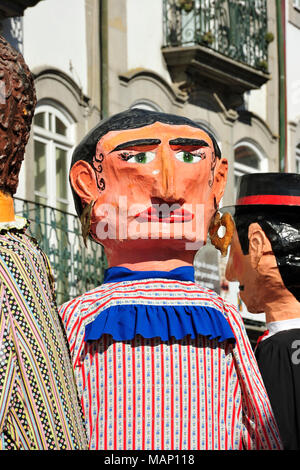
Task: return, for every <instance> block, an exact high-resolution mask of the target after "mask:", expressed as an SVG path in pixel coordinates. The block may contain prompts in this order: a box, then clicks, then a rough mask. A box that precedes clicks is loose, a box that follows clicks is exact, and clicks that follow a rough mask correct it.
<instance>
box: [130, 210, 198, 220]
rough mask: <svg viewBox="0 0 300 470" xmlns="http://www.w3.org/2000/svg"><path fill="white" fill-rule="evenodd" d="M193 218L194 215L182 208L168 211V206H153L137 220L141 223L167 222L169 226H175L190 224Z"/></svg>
mask: <svg viewBox="0 0 300 470" xmlns="http://www.w3.org/2000/svg"><path fill="white" fill-rule="evenodd" d="M193 218H194V215H193V214H191V212H189V211H187V210H186V209H184V208H182V207H178V208H176V209H174V210H172V207H170V208H169V210H168V208H167V207H166V206H164V207H161V206H158V207H155V206H151V207H149V208H148V209H146V210H145V211H143V212H140V213H139V214H137V215H136V219H138V221H139V222H145V221H151V222H165V223H169V224H174V223H176V222H189V221H190V220H192V219H193Z"/></svg>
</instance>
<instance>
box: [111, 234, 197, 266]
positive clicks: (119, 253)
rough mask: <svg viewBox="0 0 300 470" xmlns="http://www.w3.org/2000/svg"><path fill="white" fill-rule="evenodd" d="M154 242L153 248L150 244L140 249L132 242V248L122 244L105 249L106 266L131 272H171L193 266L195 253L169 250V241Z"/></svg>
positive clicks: (135, 241)
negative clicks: (118, 267) (122, 268)
mask: <svg viewBox="0 0 300 470" xmlns="http://www.w3.org/2000/svg"><path fill="white" fill-rule="evenodd" d="M156 242H157V243H155V244H154V245H153V246H152V243H149V246H148V244H147V245H146V244H145V243H143V245H144V246H142V247H141V248H140V247H139V246H138V245H139V243H137V240H134V241H133V242H132V243H133V247H131V246H125V244H123V243H122V245H121V246H120V247H118V249H116V246H114V247H113V248H112V249H111V250H110V249H109V248H108V247H106V248H105V254H106V257H107V261H108V266H109V267H112V266H120V267H124V268H128V269H131V270H133V271H171V270H172V269H176V268H179V267H181V266H193V261H194V257H195V252H193V251H190V250H184V249H182V250H174V249H170V240H156ZM159 242H160V243H159ZM164 242H168V243H164ZM171 244H172V242H171ZM126 245H127V244H126ZM130 245H131V244H130ZM168 245H169V246H168ZM119 248H120V249H119Z"/></svg>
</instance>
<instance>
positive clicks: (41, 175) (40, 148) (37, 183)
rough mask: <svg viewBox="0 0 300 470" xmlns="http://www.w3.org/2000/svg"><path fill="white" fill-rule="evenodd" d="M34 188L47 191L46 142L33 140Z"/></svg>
mask: <svg viewBox="0 0 300 470" xmlns="http://www.w3.org/2000/svg"><path fill="white" fill-rule="evenodd" d="M34 188H35V191H38V192H40V193H44V194H46V193H47V186H46V144H44V143H43V142H39V141H37V140H35V141H34Z"/></svg>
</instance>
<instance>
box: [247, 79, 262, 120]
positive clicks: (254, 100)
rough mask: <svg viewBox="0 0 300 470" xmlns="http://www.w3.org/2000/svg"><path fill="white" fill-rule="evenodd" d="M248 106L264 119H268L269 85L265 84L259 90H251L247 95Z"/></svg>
mask: <svg viewBox="0 0 300 470" xmlns="http://www.w3.org/2000/svg"><path fill="white" fill-rule="evenodd" d="M245 99H246V102H247V108H248V110H249V111H251V112H252V113H254V114H257V115H258V116H259V117H260V118H261V119H263V120H264V121H266V120H267V87H266V85H263V86H262V87H261V88H260V89H259V90H251V91H250V93H249V94H246V95H245Z"/></svg>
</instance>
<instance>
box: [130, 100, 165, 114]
mask: <svg viewBox="0 0 300 470" xmlns="http://www.w3.org/2000/svg"><path fill="white" fill-rule="evenodd" d="M130 108H131V109H134V108H138V109H145V110H147V111H158V112H162V109H161V108H160V107H159V106H157V104H155V103H153V102H152V101H149V100H146V99H144V100H139V101H136V102H135V103H134V104H133V105H132V106H130Z"/></svg>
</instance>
